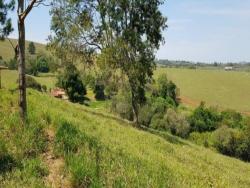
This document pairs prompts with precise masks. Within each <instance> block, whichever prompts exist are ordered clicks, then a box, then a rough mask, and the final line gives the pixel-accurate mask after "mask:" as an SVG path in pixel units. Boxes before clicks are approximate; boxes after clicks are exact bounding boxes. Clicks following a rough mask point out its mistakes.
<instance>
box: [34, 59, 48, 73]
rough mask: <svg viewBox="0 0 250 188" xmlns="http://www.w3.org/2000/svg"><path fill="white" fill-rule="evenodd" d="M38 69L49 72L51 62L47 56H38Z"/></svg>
mask: <svg viewBox="0 0 250 188" xmlns="http://www.w3.org/2000/svg"><path fill="white" fill-rule="evenodd" d="M37 69H38V71H39V72H43V73H47V72H49V63H48V61H47V59H46V57H44V56H41V57H39V58H37Z"/></svg>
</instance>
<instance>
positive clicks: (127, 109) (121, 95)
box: [110, 90, 133, 121]
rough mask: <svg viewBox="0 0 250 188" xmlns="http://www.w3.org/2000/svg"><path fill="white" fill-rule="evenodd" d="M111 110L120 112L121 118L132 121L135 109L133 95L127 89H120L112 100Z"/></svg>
mask: <svg viewBox="0 0 250 188" xmlns="http://www.w3.org/2000/svg"><path fill="white" fill-rule="evenodd" d="M110 108H111V111H113V112H115V113H117V114H119V116H121V118H124V119H127V120H130V121H132V120H133V109H132V105H131V96H130V94H129V93H128V92H127V91H123V90H121V91H119V92H118V94H117V95H116V96H114V97H113V98H112V100H111V106H110Z"/></svg>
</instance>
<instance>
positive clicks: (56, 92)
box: [51, 88, 68, 100]
mask: <svg viewBox="0 0 250 188" xmlns="http://www.w3.org/2000/svg"><path fill="white" fill-rule="evenodd" d="M51 95H52V96H53V97H56V98H59V99H64V100H67V99H68V96H67V94H66V92H65V91H64V90H63V89H61V88H54V89H52V90H51Z"/></svg>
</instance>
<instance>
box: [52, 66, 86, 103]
mask: <svg viewBox="0 0 250 188" xmlns="http://www.w3.org/2000/svg"><path fill="white" fill-rule="evenodd" d="M57 86H59V87H62V88H63V89H64V90H65V91H66V92H67V95H68V96H69V100H70V101H72V102H83V101H84V95H86V94H87V92H86V88H85V86H84V85H83V83H82V80H81V78H80V74H79V72H78V71H77V69H76V67H75V66H74V65H73V64H72V63H68V65H67V66H66V69H65V70H64V73H63V74H62V75H60V76H59V78H58V83H57Z"/></svg>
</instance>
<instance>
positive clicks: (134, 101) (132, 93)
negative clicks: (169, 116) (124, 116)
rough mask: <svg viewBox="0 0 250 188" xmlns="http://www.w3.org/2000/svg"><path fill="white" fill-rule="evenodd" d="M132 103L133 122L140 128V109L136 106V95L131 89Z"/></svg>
mask: <svg viewBox="0 0 250 188" xmlns="http://www.w3.org/2000/svg"><path fill="white" fill-rule="evenodd" d="M131 95H132V96H131V102H132V110H133V116H134V117H133V118H134V119H133V122H134V123H135V125H136V126H139V120H138V108H137V105H136V100H135V95H134V92H133V89H131Z"/></svg>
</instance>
